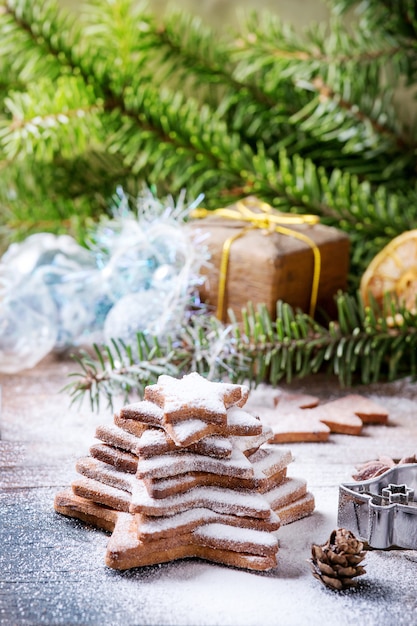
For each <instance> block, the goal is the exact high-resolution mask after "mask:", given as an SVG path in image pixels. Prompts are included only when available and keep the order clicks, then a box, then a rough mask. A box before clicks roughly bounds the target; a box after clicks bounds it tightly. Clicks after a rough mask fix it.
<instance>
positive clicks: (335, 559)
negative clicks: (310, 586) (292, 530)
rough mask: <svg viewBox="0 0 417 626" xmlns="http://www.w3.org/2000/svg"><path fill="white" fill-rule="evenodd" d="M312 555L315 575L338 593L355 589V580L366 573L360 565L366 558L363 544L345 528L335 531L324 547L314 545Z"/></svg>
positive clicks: (312, 567) (311, 561)
mask: <svg viewBox="0 0 417 626" xmlns="http://www.w3.org/2000/svg"><path fill="white" fill-rule="evenodd" d="M311 555H312V558H311V559H310V564H311V569H312V571H313V575H314V576H315V577H316V578H317V579H318V580H320V581H321V582H322V583H323V584H324V585H326V587H330V588H331V589H334V590H336V591H341V590H342V589H347V588H348V587H355V586H356V585H357V581H356V580H353V579H354V578H356V577H357V576H362V575H363V574H365V571H366V570H365V569H364V568H363V567H362V565H359V564H360V563H361V561H363V559H364V558H365V552H364V550H363V543H362V542H361V541H359V540H358V539H356V537H355V535H354V534H353V533H352V532H350V530H346V529H345V528H339V529H338V530H334V531H333V532H332V534H331V535H330V537H329V539H328V541H327V543H325V544H324V545H323V546H317V545H314V544H313V545H312V548H311Z"/></svg>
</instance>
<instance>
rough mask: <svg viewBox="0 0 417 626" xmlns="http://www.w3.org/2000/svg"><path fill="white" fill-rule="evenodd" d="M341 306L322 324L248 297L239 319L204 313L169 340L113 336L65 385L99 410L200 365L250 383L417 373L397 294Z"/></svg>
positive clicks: (347, 382)
mask: <svg viewBox="0 0 417 626" xmlns="http://www.w3.org/2000/svg"><path fill="white" fill-rule="evenodd" d="M337 309H338V316H337V320H335V321H332V322H331V323H330V324H329V326H323V325H321V324H319V323H318V322H316V321H315V320H314V319H312V318H311V317H310V316H308V315H307V314H305V313H300V312H297V311H295V310H294V309H292V308H291V307H290V306H289V305H288V304H286V303H283V302H279V303H278V304H277V315H276V318H275V319H273V318H271V316H270V315H269V313H268V311H267V309H266V307H265V306H263V305H260V306H257V307H254V306H252V305H249V307H248V308H247V309H245V310H244V311H243V322H242V323H241V324H238V323H237V322H236V320H235V319H234V318H233V317H231V324H229V325H227V326H225V325H223V324H221V323H220V322H218V321H217V320H216V319H215V318H213V317H212V316H207V315H202V314H199V315H198V316H196V317H195V318H192V319H191V323H190V324H189V325H187V326H184V327H182V328H181V329H179V330H178V335H177V336H176V337H175V338H171V340H170V341H169V342H168V343H167V344H166V345H162V344H160V343H159V342H158V340H157V339H156V338H152V337H146V336H145V335H143V334H139V335H138V336H137V345H134V346H127V345H125V344H123V343H121V342H119V341H117V340H113V342H112V344H111V345H107V346H103V347H101V348H99V347H98V346H95V350H94V354H88V353H86V352H82V353H80V354H78V355H77V356H76V357H75V359H76V362H77V363H78V365H79V370H78V371H77V372H74V373H73V374H72V377H73V378H74V380H73V381H72V382H70V383H69V384H68V385H67V387H66V391H67V392H68V393H69V395H70V397H71V398H72V400H73V401H82V400H83V398H84V397H85V396H87V397H88V399H89V401H90V403H91V406H92V408H93V409H97V410H98V408H99V407H100V402H101V401H102V400H103V399H105V400H106V401H107V404H108V405H109V406H112V404H113V401H114V399H115V398H116V397H119V396H120V395H122V396H123V398H124V400H125V401H128V400H129V398H132V397H137V396H139V397H142V396H143V391H144V388H145V387H146V385H149V384H153V383H154V382H156V380H157V378H158V376H159V375H160V374H162V373H165V374H169V375H171V376H175V377H180V376H182V375H184V374H186V373H189V372H190V371H198V372H199V373H200V374H201V375H203V376H205V377H207V378H208V379H210V380H228V381H230V382H234V383H248V384H249V385H251V386H255V385H257V384H259V383H260V382H268V383H270V384H272V385H274V386H275V385H277V384H278V383H279V382H280V381H285V382H287V383H289V382H291V381H292V380H294V379H302V378H305V377H307V376H311V375H314V374H316V373H318V372H327V374H329V375H332V376H336V377H337V379H338V380H339V382H340V384H341V385H343V386H351V385H352V384H359V383H363V384H369V383H372V382H377V381H380V380H395V379H397V378H400V377H403V376H411V377H413V378H415V377H416V375H417V360H416V354H417V352H416V348H417V314H416V313H413V312H410V311H409V310H406V309H405V308H404V307H403V306H402V305H400V304H399V303H398V302H397V301H396V300H394V299H393V298H387V300H386V301H385V302H384V303H383V304H382V305H380V306H379V305H377V304H376V303H372V304H371V305H369V306H364V304H363V301H362V300H361V298H360V296H356V297H353V296H349V295H346V294H340V295H339V296H338V297H337Z"/></svg>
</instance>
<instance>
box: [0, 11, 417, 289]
mask: <svg viewBox="0 0 417 626" xmlns="http://www.w3.org/2000/svg"><path fill="white" fill-rule="evenodd" d="M335 4H336V7H337V8H338V10H339V11H342V10H343V8H345V9H346V8H348V5H349V4H352V3H349V2H345V3H344V7H343V6H342V5H343V2H336V0H335ZM365 4H366V3H365ZM400 4H401V3H400ZM0 7H1V12H0V68H1V69H0V85H1V84H3V85H4V87H3V88H2V89H1V90H0V177H1V181H2V183H4V184H2V185H0V204H1V206H2V208H3V211H2V218H1V220H2V223H3V225H4V226H6V227H7V228H8V229H9V231H10V229H11V228H14V229H15V230H19V229H20V228H22V229H23V230H22V231H21V233H22V232H28V231H31V230H35V229H36V228H37V227H38V226H39V227H40V226H41V225H44V224H45V223H49V224H50V228H51V229H52V230H53V229H54V228H55V229H56V230H59V229H60V228H62V223H63V221H64V223H70V222H71V221H75V222H77V223H79V224H82V223H83V222H85V221H86V220H87V221H88V219H90V218H94V219H95V218H97V217H98V216H99V215H100V213H101V212H103V211H106V201H105V199H106V197H107V198H108V197H110V196H111V195H112V192H113V191H114V188H115V186H117V185H121V186H123V187H124V188H126V189H129V186H130V185H131V184H132V181H133V180H136V181H137V183H138V184H139V182H141V183H143V182H145V183H147V184H153V185H154V186H155V187H156V189H157V190H158V192H159V193H160V194H162V195H165V194H166V193H170V194H173V195H176V194H177V193H178V192H179V191H180V190H181V189H182V188H184V187H185V188H187V191H188V194H189V196H194V197H196V196H197V195H199V194H200V193H203V194H205V204H206V206H208V207H209V208H214V207H216V206H224V205H225V204H227V203H229V202H232V201H234V200H236V199H238V198H241V197H242V196H245V195H248V194H256V195H258V196H259V197H260V198H261V199H263V200H265V201H267V202H269V203H270V204H272V205H273V206H275V207H276V208H278V209H281V210H284V211H293V212H298V213H315V214H317V215H319V216H320V217H321V218H322V220H323V222H324V223H325V224H329V225H333V226H336V227H338V228H341V229H343V230H345V231H346V232H347V233H348V234H349V236H350V238H351V241H352V277H353V279H352V282H351V289H354V288H355V287H357V282H358V277H360V275H361V274H362V272H363V270H364V269H365V267H366V266H367V264H368V262H369V261H370V259H371V258H372V256H374V255H375V254H376V252H378V251H379V249H380V248H381V247H382V246H383V245H385V244H386V243H388V241H389V240H390V239H391V238H392V237H394V236H396V235H397V234H400V233H401V232H403V231H404V230H409V229H412V228H414V227H415V226H416V218H415V215H416V214H417V213H416V209H417V196H416V182H417V181H416V167H415V143H416V137H415V133H414V132H413V131H412V129H411V128H407V127H406V124H405V123H400V122H398V116H397V115H396V110H395V106H394V102H393V100H392V92H393V89H394V87H395V86H396V85H397V82H398V80H400V79H403V80H411V79H412V78H413V76H414V66H415V60H416V56H415V48H416V46H415V42H413V40H412V32H410V29H409V30H408V31H407V33H408V34H407V37H405V36H404V34H403V33H402V31H403V28H402V27H401V29H400V32H399V33H397V36H395V33H393V30H394V29H393V24H397V22H398V20H403V21H406V19H408V18H409V13H407V12H405V13H404V11H402V10H399V9H398V10H397V11H396V10H395V9H393V12H394V13H395V15H396V17H395V19H394V18H393V20H394V21H392V20H391V26H390V28H383V27H382V25H381V23H382V18H381V19H379V21H378V20H377V21H375V20H374V21H373V22H372V28H371V27H370V26H369V24H370V23H371V22H370V21H369V19H368V21H367V20H366V19H364V18H363V19H362V21H360V22H358V24H357V28H355V29H352V33H353V34H350V33H349V32H348V31H347V30H346V29H344V27H343V24H342V23H341V22H339V21H334V22H332V24H331V28H330V30H326V29H322V28H316V29H311V30H310V32H308V33H306V34H304V35H303V36H300V35H298V34H295V32H294V31H293V30H292V29H291V28H289V27H288V25H287V24H283V23H282V22H281V21H280V20H279V19H278V18H275V17H273V16H268V15H267V16H265V17H262V16H260V15H254V16H252V17H249V18H248V19H247V21H246V23H245V25H244V26H243V27H242V32H240V33H238V34H237V35H236V36H233V37H232V38H230V36H227V37H226V35H223V36H222V37H219V35H218V34H217V33H216V34H213V33H212V32H211V31H210V30H209V29H207V28H206V27H204V25H202V24H201V21H199V20H197V19H191V18H190V17H189V16H184V17H183V18H181V19H180V18H178V16H171V17H167V18H164V19H163V20H162V22H161V23H160V22H159V21H157V20H156V19H155V18H154V17H153V16H152V15H150V14H148V13H145V12H143V11H142V9H140V8H139V7H138V5H137V4H136V3H133V2H131V0H112V1H110V0H104V1H103V0H93V1H91V2H88V3H86V4H85V6H84V7H83V9H82V11H81V13H80V15H77V19H75V18H74V16H70V15H68V14H66V13H64V12H62V11H60V10H58V9H57V7H56V4H55V2H53V1H52V0H43V1H42V2H39V3H33V2H31V1H29V0H3V2H2V3H1V4H0ZM372 7H374V3H372V2H370V3H369V11H368V12H369V13H371V12H372V11H371V9H372ZM375 19H376V18H375ZM377 23H378V24H379V25H380V27H379V28H377V27H376V25H377ZM3 68H5V69H4V70H3ZM382 70H384V75H382ZM8 81H9V82H8ZM40 85H41V86H42V89H40V87H39V86H40ZM198 85H201V88H198ZM190 93H192V97H191V96H190ZM34 167H35V168H36V169H37V173H33V174H31V173H30V172H31V169H33V168H34ZM28 173H29V175H27V174H28ZM29 198H31V199H32V206H31V210H29V206H28V205H29V203H30V200H29ZM58 206H59V209H57V208H55V207H58Z"/></svg>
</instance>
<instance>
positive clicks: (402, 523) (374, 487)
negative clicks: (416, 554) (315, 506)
mask: <svg viewBox="0 0 417 626" xmlns="http://www.w3.org/2000/svg"><path fill="white" fill-rule="evenodd" d="M416 493H417V464H416V463H413V464H404V465H397V466H395V467H393V468H392V469H389V470H387V471H386V472H384V473H383V474H381V475H380V476H377V477H376V478H371V479H369V480H363V481H360V482H355V483H347V484H342V485H340V486H339V511H338V525H339V527H343V528H347V529H348V530H351V531H352V532H353V533H354V534H355V535H356V536H357V537H359V538H360V539H361V541H364V542H366V543H367V544H368V545H369V546H370V547H371V548H377V549H386V548H405V549H409V550H416V549H417V500H416V499H415V494H416Z"/></svg>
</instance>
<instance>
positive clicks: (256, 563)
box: [55, 373, 314, 570]
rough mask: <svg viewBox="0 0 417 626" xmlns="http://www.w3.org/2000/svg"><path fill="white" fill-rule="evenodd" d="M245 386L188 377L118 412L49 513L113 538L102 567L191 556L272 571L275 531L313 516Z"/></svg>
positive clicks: (162, 384) (150, 390)
mask: <svg viewBox="0 0 417 626" xmlns="http://www.w3.org/2000/svg"><path fill="white" fill-rule="evenodd" d="M248 393H249V392H248V388H247V387H246V386H244V385H234V384H228V383H215V382H209V381H207V380H206V379H205V378H203V377H202V376H200V375H199V374H197V373H192V374H189V375H187V376H184V377H183V378H181V379H175V378H172V377H170V376H166V375H162V376H160V377H159V379H158V383H157V384H155V385H150V386H148V387H147V388H146V389H145V395H144V399H143V400H142V401H140V402H136V403H134V404H130V405H127V406H125V407H124V408H123V409H122V410H121V411H120V412H119V413H118V414H117V415H115V417H114V424H112V425H110V426H101V427H99V428H98V429H97V432H96V436H97V439H98V443H96V444H94V445H93V446H92V447H91V448H90V456H88V457H86V458H84V459H80V460H79V461H78V463H77V477H76V479H75V480H74V482H73V483H72V485H71V488H70V489H69V490H67V491H65V492H63V493H59V494H58V495H57V496H56V498H55V509H56V510H57V511H58V512H60V513H63V514H64V515H68V516H72V517H76V518H79V519H81V520H84V521H87V522H90V523H94V524H95V525H97V526H99V527H101V528H104V529H106V530H110V531H112V536H111V538H110V541H109V544H108V548H107V555H106V563H107V565H109V566H110V567H113V568H117V569H128V568H131V567H138V566H143V565H151V564H156V563H162V562H167V561H172V560H175V559H179V558H184V557H200V558H203V559H207V560H209V561H214V562H217V563H223V564H227V565H232V566H236V567H243V568H248V569H253V570H267V569H271V568H273V567H275V566H276V564H277V560H276V555H277V551H278V542H277V538H276V534H275V532H274V531H276V530H277V529H278V528H279V526H280V525H281V524H283V523H288V522H291V521H295V520H296V519H299V518H301V517H304V516H306V515H308V514H310V513H311V512H312V510H313V509H314V499H313V496H312V495H311V494H310V493H308V492H307V487H306V483H305V481H304V480H300V479H295V478H289V477H288V476H287V465H288V464H289V463H290V462H291V460H292V457H291V453H290V452H289V451H288V450H286V449H282V448H280V447H278V446H274V445H270V444H268V443H267V442H268V440H269V439H270V438H271V436H272V431H271V429H270V427H269V426H265V425H264V424H262V422H261V420H260V419H259V418H258V417H257V416H254V415H252V414H251V413H249V412H248V411H246V410H245V409H244V408H243V407H244V405H245V402H246V400H247V397H248Z"/></svg>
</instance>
